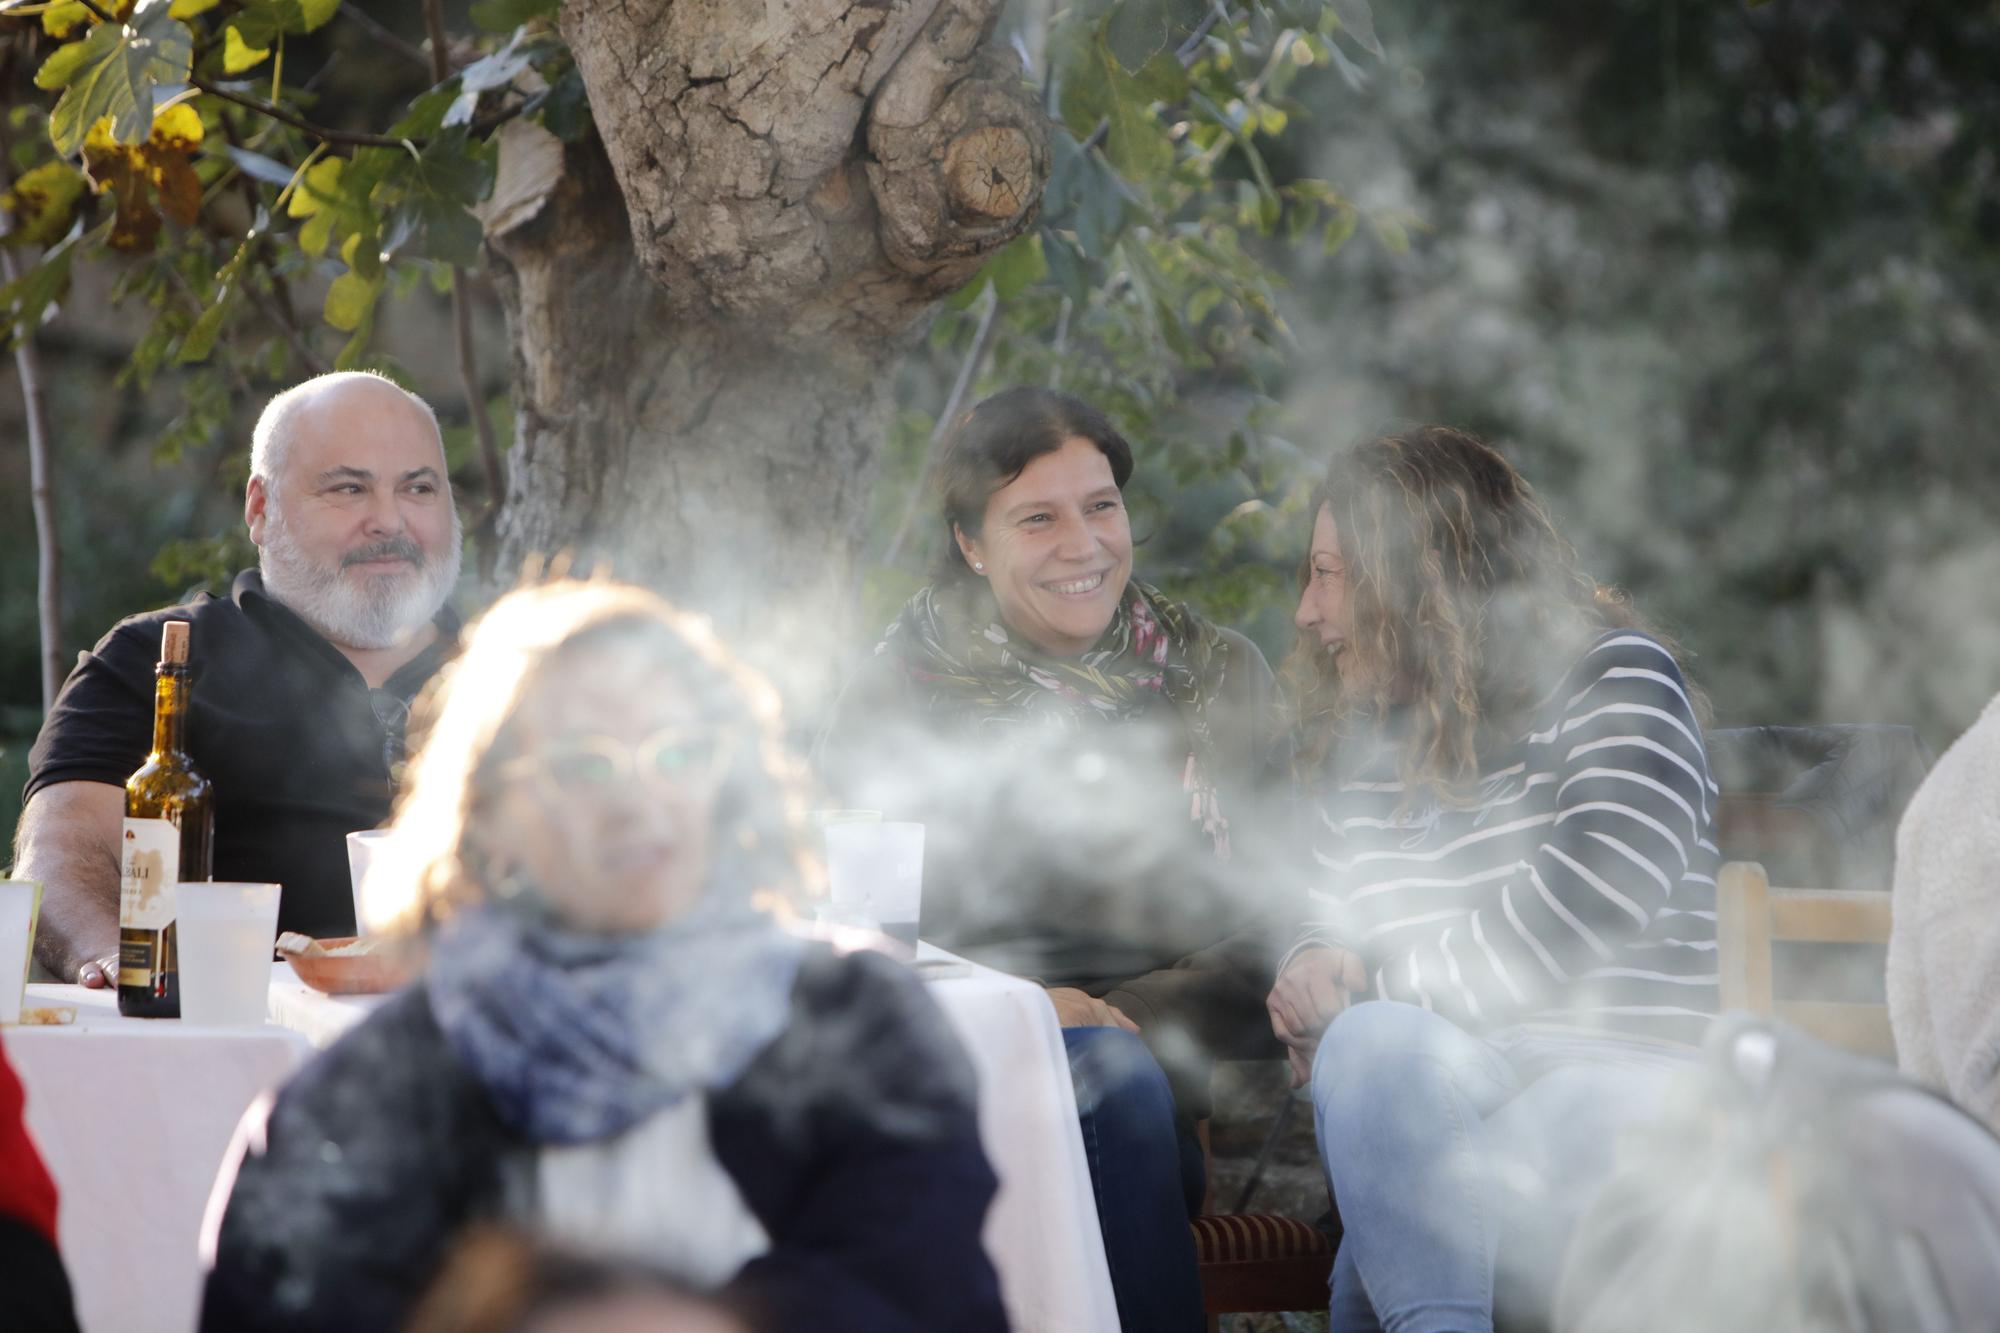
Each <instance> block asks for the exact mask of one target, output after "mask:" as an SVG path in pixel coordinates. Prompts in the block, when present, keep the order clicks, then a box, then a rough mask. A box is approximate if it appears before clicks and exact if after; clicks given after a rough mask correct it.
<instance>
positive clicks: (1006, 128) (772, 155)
mask: <svg viewBox="0 0 2000 1333" xmlns="http://www.w3.org/2000/svg"><path fill="white" fill-rule="evenodd" d="M999 8H1000V3H999V0H762V3H753V2H752V0H566V3H565V4H564V6H563V10H562V19H561V22H562V28H563V32H564V35H565V36H566V37H567V39H568V40H569V42H570V44H571V46H572V48H573V50H574V52H575V54H576V59H577V63H578V66H579V68H580V70H581V72H582V74H583V78H584V82H585V86H586V88H587V89H588V92H589V95H590V102H591V108H592V112H593V115H594V118H595V122H596V127H597V135H596V137H595V138H594V139H592V140H590V141H588V142H586V143H584V144H581V145H574V146H571V147H570V148H568V149H567V150H565V151H563V153H562V154H561V173H560V178H559V179H557V180H555V181H554V183H553V188H552V190H551V192H550V193H549V194H548V197H547V199H546V202H545V204H543V205H541V206H540V207H539V211H536V212H534V215H533V217H532V219H531V220H528V221H524V222H519V223H517V224H515V225H512V226H511V229H508V230H504V231H502V232H501V233H500V234H495V229H494V226H493V224H492V222H491V221H490V220H489V239H490V240H491V249H492V252H493V254H494V256H495V258H496V261H497V262H496V264H495V268H496V270H497V272H498V276H499V278H500V285H501V289H502V292H503V296H504V299H505V302H506V305H507V308H508V314H509V318H510V325H511V332H512V337H513V347H514V370H513V375H514V400H515V405H516V410H517V420H518V426H517V434H516V440H515V445H514V453H513V457H512V465H511V469H510V478H509V488H508V496H507V503H506V508H505V510H504V511H503V513H502V515H501V518H500V533H501V541H502V548H501V562H500V570H501V573H502V574H503V576H504V575H505V574H506V573H507V572H508V571H509V570H512V569H516V568H519V566H520V564H521V562H522V561H523V560H524V559H525V558H529V557H532V556H534V555H537V554H547V553H551V552H556V551H561V550H570V551H574V552H575V553H577V554H578V555H579V556H582V557H586V558H590V557H602V556H609V557H610V558H611V560H612V561H613V564H614V567H615V569H616V570H617V571H618V572H619V573H620V574H622V575H625V576H627V577H632V578H636V579H638V580H640V581H643V582H646V583H649V584H651V585H653V586H656V587H659V588H661V589H662V590H663V591H665V592H666V593H668V594H669V595H670V596H673V597H676V598H678V599H680V600H682V601H684V602H686V603H689V604H692V605H695V606H698V607H700V608H702V609H704V610H707V611H709V612H711V613H713V614H715V615H716V616H717V618H718V620H719V622H720V623H721V624H722V625H723V626H724V628H725V629H726V630H729V631H730V632H732V633H734V634H736V635H739V636H747V638H748V642H747V643H746V646H747V647H748V648H750V649H751V651H752V653H753V655H754V656H757V657H761V658H764V659H766V660H767V661H768V660H772V659H773V658H776V659H778V660H784V659H786V658H793V659H796V657H797V655H798V654H799V653H800V652H801V650H802V649H804V650H807V651H810V650H811V646H812V645H814V644H818V645H819V647H818V650H817V652H816V653H813V654H812V655H814V656H817V657H819V658H821V659H823V658H824V656H825V636H826V632H827V629H828V627H829V624H838V622H839V620H840V617H841V614H842V608H841V601H842V599H843V598H844V596H845V590H846V589H847V588H848V587H849V586H850V585H849V575H850V570H851V561H852V557H853V553H854V550H855V547H856V545H857V541H858V539H859V537H860V536H861V532H860V526H861V524H862V523H863V522H864V520H865V517H866V514H867V508H868V499H869V492H870V488H871V485H872V483H873V481H874V479H875V455H876V449H877V444H878V441H879V439H880V437H881V433H882V431H883V429H884V427H885V425H886V417H887V413H888V409H889V406H890V389H891V379H892V375H893V371H894V368H895V365H896V362H897V361H898V359H899V358H900V357H901V356H902V354H903V353H904V352H905V351H906V350H907V348H908V347H909V345H910V343H911V342H912V340H913V339H914V338H915V337H916V336H917V335H918V334H919V333H920V332H921V329H922V325H923V321H924V318H925V316H926V315H927V313H928V312H929V311H930V310H931V309H932V308H933V307H934V306H935V304H936V303H937V301H938V300H939V299H940V298H942V297H943V296H945V295H947V294H949V293H950V292H952V291H954V290H956V289H957V288H959V287H960V286H962V285H964V283H966V282H967V281H968V280H970V278H971V277H972V275H973V274H974V273H975V272H976V271H977V270H978V268H979V267H980V265H981V264H982V263H983V262H984V261H985V260H986V259H987V258H989V257H990V256H991V255H992V254H993V253H994V252H995V251H996V250H998V249H999V248H1000V247H1002V246H1004V245H1005V244H1006V243H1007V242H1009V241H1011V240H1013V239H1014V238H1015V237H1017V236H1019V235H1020V234H1022V233H1023V232H1024V231H1025V230H1026V229H1027V228H1028V227H1029V225H1030V224H1031V223H1032V222H1033V220H1034V216H1035V211H1036V208H1037V205H1038V203H1039V201H1040V197H1041V191H1042V186H1043V182H1044V181H1045V180H1046V178H1047V174H1048V145H1047V137H1046V132H1045V121H1044V119H1043V113H1042V111H1041V109H1040V107H1039V105H1038V103H1037V101H1036V99H1035V97H1034V96H1033V95H1032V93H1031V92H1030V91H1029V90H1028V89H1027V88H1026V87H1025V86H1024V83H1023V80H1022V76H1021V70H1020V66H1019V62H1018V60H1017V59H1016V58H1015V56H1014V55H1013V53H1012V52H1011V51H1008V50H1006V49H1005V48H1004V47H999V46H997V45H996V44H995V43H993V42H992V40H991V38H992V35H993V27H994V23H995V21H996V18H997V13H998V10H999ZM523 147H532V144H530V143H529V142H528V137H527V136H526V135H525V134H524V135H522V136H519V137H517V138H516V139H515V140H514V141H513V143H512V144H503V166H502V174H503V184H504V178H505V177H506V175H507V155H508V153H509V152H513V151H516V150H519V149H522V148H523ZM552 149H553V146H552V145H551V144H548V143H544V144H543V145H542V151H543V152H545V153H549V154H550V155H551V157H553V151H552Z"/></svg>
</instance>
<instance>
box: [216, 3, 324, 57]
mask: <svg viewBox="0 0 2000 1333" xmlns="http://www.w3.org/2000/svg"><path fill="white" fill-rule="evenodd" d="M339 11H340V0H251V3H249V4H247V5H245V6H243V8H242V9H241V10H240V11H238V12H237V14H236V17H235V18H234V19H232V20H231V22H232V23H234V24H236V25H237V26H238V27H240V28H242V30H243V42H244V44H245V45H247V46H253V47H266V46H270V45H271V44H272V43H274V42H276V41H277V39H278V34H280V33H286V32H290V33H308V32H311V31H313V30H314V29H316V28H319V27H322V26H324V25H325V23H326V22H327V20H329V19H331V18H332V17H333V16H334V15H335V14H336V13H338V12H339Z"/></svg>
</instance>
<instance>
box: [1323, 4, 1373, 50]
mask: <svg viewBox="0 0 2000 1333" xmlns="http://www.w3.org/2000/svg"><path fill="white" fill-rule="evenodd" d="M1327 7H1328V8H1330V9H1331V10H1332V11H1333V13H1334V15H1335V16H1336V17H1337V18H1338V19H1339V20H1340V27H1341V31H1343V32H1345V33H1346V34H1347V35H1348V36H1349V37H1352V38H1353V39H1354V41H1355V44H1356V45H1357V46H1359V47H1360V48H1361V49H1362V50H1364V51H1366V52H1367V53H1368V54H1369V55H1371V56H1374V57H1375V58H1376V59H1377V60H1380V59H1381V58H1382V43H1381V42H1380V41H1379V40H1378V39H1377V38H1376V36H1375V11H1374V10H1373V9H1372V8H1371V7H1370V6H1369V3H1368V0H1327Z"/></svg>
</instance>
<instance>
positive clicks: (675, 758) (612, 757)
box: [500, 726, 729, 796]
mask: <svg viewBox="0 0 2000 1333" xmlns="http://www.w3.org/2000/svg"><path fill="white" fill-rule="evenodd" d="M728 749H729V745H728V738H727V736H726V735H724V734H723V733H721V732H716V731H706V730H700V729H694V728H689V727H681V726H674V727H664V728H662V729H661V730H659V731H656V732H654V733H653V734H652V735H650V736H648V737H646V738H645V739H644V740H642V741H640V742H639V743H638V744H637V745H627V744H626V743H625V742H624V741H621V740H618V739H616V738H615V737H611V736H601V735H589V734H586V735H581V736H566V737H564V738H563V739H562V740H559V741H556V742H554V743H553V744H551V745H549V746H548V747H546V748H545V749H542V750H539V751H537V752H536V753H534V754H527V755H521V756H520V757H518V758H515V759H511V760H509V761H507V762H506V763H505V764H503V765H501V768H500V772H501V774H502V776H504V777H509V778H523V777H525V778H529V779H531V780H532V781H534V782H535V783H537V784H538V785H539V786H540V787H541V788H542V790H543V791H544V792H546V793H549V794H552V795H559V796H592V795H598V794H602V793H605V792H609V791H611V790H612V789H614V788H616V787H620V786H624V785H627V784H629V783H631V782H633V781H635V780H637V779H639V778H650V779H657V780H660V781H665V782H671V783H678V784H683V785H685V784H689V783H703V782H712V781H714V780H715V778H716V777H717V776H719V775H720V774H721V772H722V766H723V762H724V759H725V758H726V756H727V752H728Z"/></svg>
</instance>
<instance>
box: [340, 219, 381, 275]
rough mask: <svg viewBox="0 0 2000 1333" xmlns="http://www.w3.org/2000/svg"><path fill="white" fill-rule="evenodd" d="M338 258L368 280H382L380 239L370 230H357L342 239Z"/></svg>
mask: <svg viewBox="0 0 2000 1333" xmlns="http://www.w3.org/2000/svg"><path fill="white" fill-rule="evenodd" d="M340 258H341V262H343V263H345V264H346V265H347V266H348V267H349V268H351V269H353V270H354V271H355V272H356V273H359V274H360V275H361V276H362V277H363V278H366V279H367V280H368V281H370V282H380V281H381V280H382V240H381V238H380V237H378V236H376V235H375V234H374V233H373V232H372V231H366V232H362V231H357V232H355V233H354V234H353V235H352V236H349V237H348V238H347V239H346V240H345V241H343V242H342V243H341V246H340Z"/></svg>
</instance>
